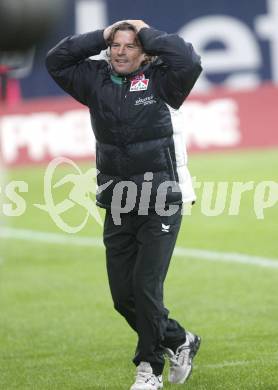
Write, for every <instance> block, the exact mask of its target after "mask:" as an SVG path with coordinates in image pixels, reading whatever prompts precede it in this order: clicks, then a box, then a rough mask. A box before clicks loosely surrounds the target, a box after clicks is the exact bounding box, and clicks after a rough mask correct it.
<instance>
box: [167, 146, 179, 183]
mask: <svg viewBox="0 0 278 390" xmlns="http://www.w3.org/2000/svg"><path fill="white" fill-rule="evenodd" d="M166 153H167V160H168V165H169V169H170V176H171V179H172V180H174V181H177V178H176V174H175V169H174V164H173V159H172V156H171V152H170V149H169V148H167V149H166Z"/></svg>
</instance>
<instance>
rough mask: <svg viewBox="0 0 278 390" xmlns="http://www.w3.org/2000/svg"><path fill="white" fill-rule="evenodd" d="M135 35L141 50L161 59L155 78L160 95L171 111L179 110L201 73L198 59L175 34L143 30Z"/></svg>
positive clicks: (190, 48)
mask: <svg viewBox="0 0 278 390" xmlns="http://www.w3.org/2000/svg"><path fill="white" fill-rule="evenodd" d="M138 35H139V39H140V41H141V43H142V46H143V48H144V51H145V52H146V53H147V54H149V55H152V56H158V57H159V58H160V59H161V65H160V66H157V72H155V77H154V82H155V88H156V90H157V91H158V94H159V96H160V97H161V98H162V99H163V100H164V101H165V102H166V103H168V104H169V105H170V106H172V107H173V108H179V107H180V106H181V105H182V103H183V102H184V99H185V98H186V97H187V96H188V95H189V93H190V91H191V89H192V88H193V86H194V84H195V82H196V81H197V79H198V77H199V75H200V73H201V71H202V67H201V60H200V56H198V55H197V54H196V53H195V51H194V49H193V46H192V45H191V43H187V42H185V41H184V40H183V39H182V38H181V37H179V36H178V35H176V34H167V33H165V32H161V31H158V30H155V29H153V28H142V29H141V30H140V32H139V34H138Z"/></svg>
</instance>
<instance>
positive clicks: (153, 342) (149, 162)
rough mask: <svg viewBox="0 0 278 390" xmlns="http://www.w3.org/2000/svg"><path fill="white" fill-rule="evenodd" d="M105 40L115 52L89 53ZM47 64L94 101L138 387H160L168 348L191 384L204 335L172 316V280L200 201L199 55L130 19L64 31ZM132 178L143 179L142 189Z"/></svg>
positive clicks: (108, 240) (110, 248)
mask: <svg viewBox="0 0 278 390" xmlns="http://www.w3.org/2000/svg"><path fill="white" fill-rule="evenodd" d="M106 49H107V50H108V61H106V60H104V59H103V60H99V59H98V60H93V59H90V57H91V56H94V55H97V54H99V53H100V52H101V51H102V50H106ZM46 65H47V68H48V71H49V72H50V74H51V76H52V77H53V78H54V80H55V81H56V82H57V83H58V84H59V86H60V87H61V88H63V89H64V90H65V91H66V92H67V93H69V94H70V95H71V96H73V97H74V98H75V99H76V100H78V101H79V102H81V103H83V104H85V105H86V106H87V107H88V108H89V110H90V114H91V120H92V127H93V131H94V134H95V138H96V166H97V169H98V171H99V174H98V177H97V179H98V185H99V186H100V187H102V188H105V189H104V190H102V191H99V192H98V193H97V197H96V198H97V200H96V202H97V205H98V206H100V207H103V208H105V209H106V216H105V222H104V233H103V236H104V244H105V247H106V261H107V272H108V279H109V285H110V290H111V294H112V298H113V301H114V307H115V309H116V310H117V311H118V312H119V313H120V314H121V315H122V316H124V318H125V319H126V321H127V322H128V324H129V325H130V326H131V328H132V329H134V331H135V332H136V333H137V335H138V343H137V347H136V351H135V356H134V359H133V361H134V363H135V365H136V366H137V370H136V377H135V382H134V384H133V385H132V386H131V390H157V389H161V388H162V387H163V380H162V372H163V368H164V363H165V357H166V356H167V357H169V361H170V371H169V375H168V379H169V381H170V383H177V384H182V383H184V382H185V381H186V379H187V378H188V377H189V375H190V373H191V370H192V360H193V358H194V356H195V354H196V353H197V351H198V348H199V345H200V337H199V336H197V335H195V334H193V333H191V332H189V331H188V330H185V329H184V328H183V327H182V326H181V325H180V324H179V323H178V322H177V321H176V320H174V319H171V318H169V316H168V315H169V312H168V310H167V309H166V308H165V307H164V303H163V285H164V280H165V277H166V274H167V271H168V267H169V264H170V259H171V256H172V253H173V250H174V247H175V243H176V239H177V236H178V232H179V229H180V225H181V220H182V204H183V203H184V202H190V203H193V202H194V201H195V194H194V191H193V188H192V182H191V177H190V174H189V172H188V169H187V165H186V157H185V151H184V148H185V145H184V143H183V141H182V131H183V123H182V122H181V121H180V120H181V116H180V112H179V110H178V109H179V108H180V106H181V105H182V104H183V102H184V100H185V98H186V97H187V96H188V95H189V93H190V91H191V89H192V88H193V86H194V84H195V82H196V80H197V79H198V77H199V75H200V73H201V70H202V68H201V64H200V57H199V56H198V55H197V54H196V53H195V52H194V49H193V47H192V45H191V44H190V43H186V42H185V41H184V40H183V39H182V38H180V37H179V36H178V35H176V34H167V33H165V32H161V31H158V30H156V29H154V28H152V27H150V26H149V25H147V24H146V23H145V22H144V21H142V20H126V21H120V22H117V23H114V24H113V25H111V26H109V27H107V28H105V29H104V30H97V31H92V32H88V33H86V34H82V35H75V36H70V37H67V38H65V39H64V40H62V41H61V42H60V43H59V44H58V45H57V46H56V47H54V48H53V49H52V50H50V52H49V53H48V55H47V60H46ZM109 181H110V182H111V184H110V185H108V184H107V183H109ZM128 183H132V185H133V187H134V185H135V186H136V191H135V196H132V191H129V190H130V188H133V187H132V186H130V187H129V184H128ZM103 186H104V187H103ZM125 186H127V188H126V189H127V191H123V188H124V187H125ZM162 188H163V191H162V192H163V194H162V195H163V196H160V195H161V189H162ZM133 195H134V194H133ZM115 198H116V199H118V198H120V202H118V201H117V202H116V205H115ZM130 199H132V202H130ZM131 203H132V204H131ZM123 205H124V206H123ZM131 206H133V207H131ZM117 209H120V210H122V212H123V213H122V214H123V215H122V216H121V219H120V223H119V221H118V220H116V218H115V217H114V216H115V213H116V211H117ZM181 293H182V292H181Z"/></svg>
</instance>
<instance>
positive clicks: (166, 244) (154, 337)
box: [104, 206, 185, 375]
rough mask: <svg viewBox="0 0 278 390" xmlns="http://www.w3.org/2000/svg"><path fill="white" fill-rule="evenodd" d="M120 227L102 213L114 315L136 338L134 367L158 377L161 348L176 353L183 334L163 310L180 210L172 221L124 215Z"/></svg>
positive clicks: (182, 339)
mask: <svg viewBox="0 0 278 390" xmlns="http://www.w3.org/2000/svg"><path fill="white" fill-rule="evenodd" d="M121 218H122V223H121V225H120V226H117V225H114V223H113V219H112V215H111V212H110V211H107V212H106V217H105V224H104V244H105V246H106V261H107V272H108V278H109V285H110V289H111V294H112V298H113V301H114V307H115V309H116V310H117V311H118V312H119V313H120V314H122V315H123V316H124V317H125V319H126V320H127V322H128V323H129V325H130V326H131V327H132V328H133V329H134V330H135V331H136V332H137V334H138V345H137V348H136V353H135V357H134V360H133V361H134V363H135V364H136V365H138V364H139V363H140V362H141V361H145V362H149V363H150V364H151V366H152V368H153V371H154V373H155V374H156V375H159V374H161V373H162V370H163V367H164V358H163V353H162V348H161V345H163V346H166V347H169V348H171V349H173V350H175V349H176V347H177V346H179V345H180V344H181V343H183V342H184V341H185V330H184V329H183V328H182V327H181V326H180V325H179V324H178V322H177V321H175V320H173V319H168V313H169V312H168V310H167V309H166V308H165V307H164V304H163V283H164V280H165V277H166V274H167V270H168V267H169V263H170V259H171V256H172V253H173V250H174V246H175V243H176V239H177V235H178V232H179V229H180V225H181V219H182V215H181V206H180V208H179V210H178V212H177V213H176V214H174V215H172V216H159V215H157V214H156V213H155V212H151V213H150V214H149V215H148V216H140V215H137V214H123V215H122V216H121Z"/></svg>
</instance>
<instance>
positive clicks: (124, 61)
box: [110, 30, 145, 74]
mask: <svg viewBox="0 0 278 390" xmlns="http://www.w3.org/2000/svg"><path fill="white" fill-rule="evenodd" d="M135 37H136V35H135V32H133V31H130V30H124V31H121V30H119V31H117V32H116V34H115V36H114V40H113V42H112V44H111V49H110V61H111V65H112V67H113V69H114V70H115V72H116V73H120V74H128V73H132V72H134V71H135V70H136V69H138V68H139V67H140V65H141V63H142V62H143V61H144V59H145V53H143V51H142V48H141V47H140V46H138V45H137V43H136V41H135Z"/></svg>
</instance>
